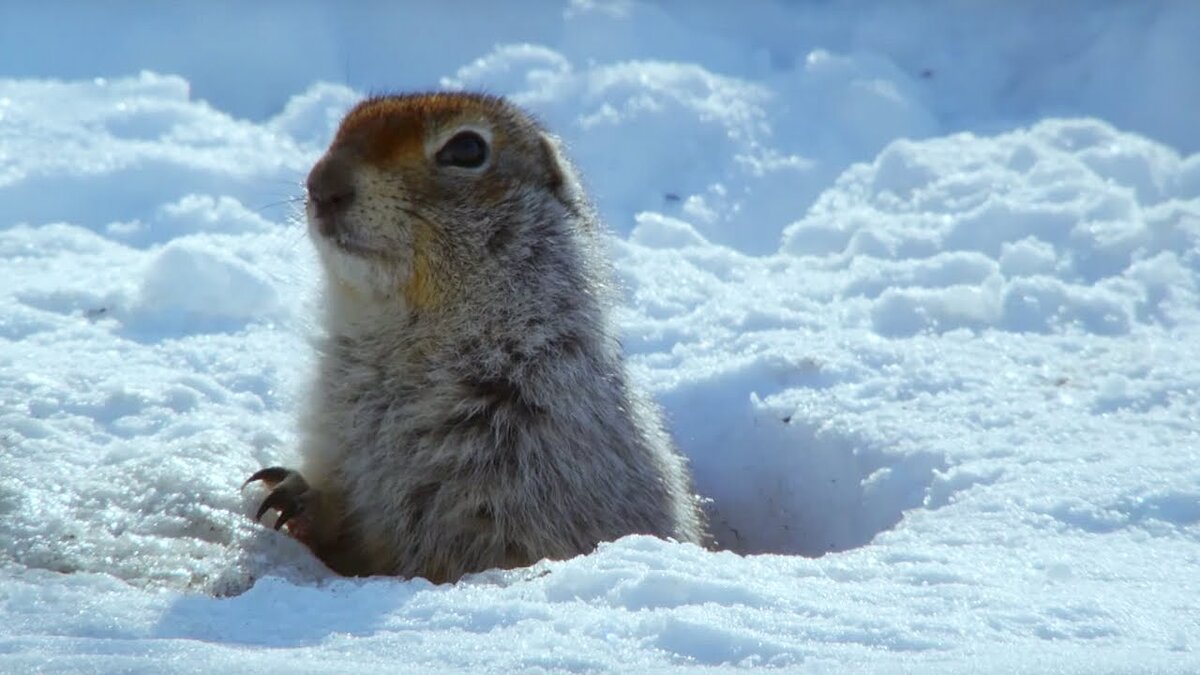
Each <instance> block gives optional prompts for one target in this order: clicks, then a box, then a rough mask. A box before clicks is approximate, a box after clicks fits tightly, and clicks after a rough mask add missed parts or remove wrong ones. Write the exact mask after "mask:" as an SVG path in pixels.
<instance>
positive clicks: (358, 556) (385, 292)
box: [300, 94, 705, 581]
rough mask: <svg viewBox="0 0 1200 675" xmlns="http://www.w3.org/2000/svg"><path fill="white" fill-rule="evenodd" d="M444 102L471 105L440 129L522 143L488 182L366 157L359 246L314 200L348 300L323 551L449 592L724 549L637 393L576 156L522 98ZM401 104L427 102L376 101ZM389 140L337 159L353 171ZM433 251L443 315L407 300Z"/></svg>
mask: <svg viewBox="0 0 1200 675" xmlns="http://www.w3.org/2000/svg"><path fill="white" fill-rule="evenodd" d="M436 96H441V97H446V96H450V97H451V98H452V100H453V101H454V102H455V103H461V106H462V108H463V110H464V111H465V112H464V113H463V115H461V116H458V117H456V118H454V119H451V120H449V121H447V120H446V119H438V120H432V119H431V120H426V124H427V125H428V127H429V128H430V129H435V128H439V125H445V126H447V127H451V126H453V125H454V124H458V123H459V122H460V121H461V120H466V121H467V122H469V123H471V124H475V125H479V124H483V125H487V126H488V127H489V128H490V129H492V130H494V131H495V132H496V134H497V137H498V138H500V139H502V141H498V142H497V145H496V147H495V148H494V149H493V153H494V155H493V157H492V159H491V162H490V164H489V165H488V167H487V168H486V171H484V172H483V173H481V174H478V175H476V174H470V173H469V172H465V171H457V172H456V171H441V170H439V169H437V168H436V167H431V168H428V169H424V168H422V167H420V166H417V165H416V164H414V163H413V162H408V163H405V164H403V165H402V166H397V167H394V168H388V167H384V168H379V167H375V166H369V165H367V164H363V163H361V162H359V163H355V164H354V166H355V169H354V174H353V182H354V185H356V186H357V190H358V196H357V197H356V198H355V201H354V204H353V205H352V206H351V207H350V208H349V209H348V210H347V211H346V213H345V217H344V219H343V220H342V221H340V222H341V227H342V228H343V229H344V231H345V232H344V234H343V235H342V237H343V239H344V240H345V241H346V242H348V245H347V247H346V248H341V247H339V246H338V245H337V244H336V243H335V242H334V241H332V240H331V239H330V238H329V237H326V236H323V235H322V234H320V232H319V231H318V228H317V226H316V225H315V223H314V221H315V217H314V215H313V214H314V212H313V208H312V206H311V204H310V207H309V219H310V234H311V235H312V236H313V239H314V241H315V243H316V244H317V247H318V250H319V252H320V253H321V257H322V260H323V262H324V263H325V265H326V268H327V289H326V295H325V310H326V315H325V320H324V324H325V325H324V329H325V333H326V335H325V337H324V338H323V342H322V344H321V347H320V355H319V368H318V371H317V375H316V381H315V384H314V385H313V387H312V390H311V392H312V393H311V398H310V400H309V403H308V406H307V411H306V412H305V414H304V416H303V420H302V421H303V425H302V426H303V431H302V434H303V435H302V446H301V454H302V456H303V459H304V465H303V467H302V468H301V471H300V473H301V474H302V475H303V477H304V479H305V480H306V481H307V483H308V486H309V487H310V488H311V490H310V491H309V492H308V493H306V494H305V495H304V497H303V501H304V512H303V513H302V514H301V517H303V518H304V519H305V521H306V523H305V532H306V534H305V538H306V539H307V541H308V543H309V544H310V546H312V548H313V550H314V551H315V552H316V553H317V554H318V555H320V556H321V557H322V558H323V559H324V560H325V561H326V562H327V563H328V564H330V566H331V567H333V568H334V569H335V570H337V571H339V572H341V573H343V574H388V575H399V576H403V577H413V576H422V577H426V578H429V579H431V580H434V581H453V580H456V579H458V578H459V577H461V576H462V575H463V574H467V573H471V572H477V571H481V570H485V569H489V568H495V567H503V568H511V567H517V566H524V565H528V564H531V563H533V562H536V561H537V560H540V559H542V558H555V559H561V558H567V557H571V556H575V555H578V554H582V553H587V552H589V551H591V550H593V549H594V548H595V546H596V544H597V543H598V542H601V541H609V540H613V539H616V538H618V537H621V536H624V535H627V534H633V533H642V534H651V535H656V536H659V537H664V538H673V539H676V540H679V541H684V542H693V543H702V542H703V541H704V539H705V534H704V522H703V517H702V514H701V510H700V508H699V506H698V501H697V498H696V497H695V495H694V494H693V492H692V486H691V480H690V477H689V472H688V469H687V466H686V462H685V460H684V459H683V457H682V456H681V455H680V454H679V453H678V452H677V451H676V450H675V449H674V448H673V446H672V443H671V440H670V438H669V437H668V435H667V433H666V432H665V431H664V429H663V423H662V418H661V415H660V413H659V411H658V410H657V408H656V407H655V406H654V405H653V404H652V403H651V402H650V401H649V400H648V399H647V398H646V397H645V396H644V395H643V394H641V393H640V392H638V391H636V390H634V389H633V388H632V387H631V386H630V383H629V376H628V374H627V371H626V367H625V364H624V362H623V360H622V357H621V353H620V348H619V345H618V344H617V340H616V334H617V331H616V326H614V324H613V318H612V312H611V307H612V304H613V292H612V289H611V286H610V277H611V272H610V270H609V267H608V265H607V263H606V261H605V259H604V258H605V257H604V255H603V251H602V248H603V242H602V241H601V234H602V228H601V227H600V225H599V223H598V220H597V218H596V216H595V214H594V211H593V210H592V208H591V206H590V205H589V204H588V201H587V199H586V196H585V195H584V194H583V191H582V189H581V188H580V185H579V181H578V179H577V178H576V175H575V172H574V170H573V169H572V167H571V166H570V165H569V164H568V163H567V162H566V161H565V160H564V159H563V158H562V156H561V154H560V151H559V149H558V143H557V142H556V141H555V140H554V139H553V138H552V137H550V136H548V135H547V134H545V132H543V131H542V130H541V129H540V128H539V127H538V126H537V125H536V124H535V123H534V122H532V121H531V120H530V119H529V118H528V117H527V116H526V115H525V114H523V113H522V112H521V111H519V110H518V109H517V108H516V107H515V106H512V105H511V104H509V103H507V102H505V101H503V100H500V99H496V98H492V97H485V96H478V95H472V94H454V95H445V94H439V95H436ZM454 97H457V98H454ZM388 100H393V101H402V102H403V101H406V100H416V98H415V97H410V98H405V97H400V98H395V99H376V100H372V101H368V102H365V103H364V104H362V105H363V106H368V105H372V104H378V103H379V102H380V101H384V102H386V101H388ZM443 100H445V99H443ZM443 107H444V106H443ZM353 114H354V113H353V112H352V113H351V115H353ZM452 117H453V116H452ZM460 118H461V119H460ZM347 119H348V120H349V119H350V117H348V118H347ZM347 124H348V123H347ZM372 129H374V130H373V131H372ZM377 132H378V129H376V128H374V127H371V128H370V129H368V130H367V131H364V132H363V133H362V134H361V136H362V137H361V138H355V137H353V135H351V136H349V137H348V138H347V139H342V140H340V141H338V142H335V144H334V146H333V147H331V149H330V155H334V154H336V155H338V157H339V161H342V160H344V159H345V158H346V157H347V156H349V157H350V158H351V161H353V160H354V159H355V158H356V157H357V156H358V155H356V154H355V153H360V154H361V152H362V147H363V144H369V143H370V142H371V139H373V138H375V137H376V136H375V134H376V133H377ZM429 134H431V135H432V134H433V131H430V132H429ZM339 143H340V144H341V145H339ZM347 147H349V148H350V150H347V149H346V148H347ZM417 164H419V163H417ZM314 171H315V169H314ZM414 171H417V172H420V171H428V172H429V173H431V174H437V175H433V176H432V177H431V176H429V175H419V176H418V175H417V174H414V173H413V172H414ZM497 186H500V189H498V188H497ZM497 195H498V196H497ZM421 223H423V224H421ZM419 227H423V228H424V232H425V237H424V239H422V237H421V236H420V235H419V234H417V233H416V229H415V228H419ZM416 247H421V251H420V252H419V253H420V256H419V255H418V253H417V252H414V249H415V248H416ZM421 256H423V257H424V260H425V267H426V269H427V271H428V274H427V276H429V277H430V278H431V279H432V280H433V281H431V285H432V286H434V287H435V288H436V292H435V293H434V295H435V296H436V298H437V300H436V301H435V302H433V303H426V304H421V303H416V306H414V304H413V303H410V302H409V299H407V298H406V296H405V295H404V294H403V293H402V292H400V291H399V290H398V289H399V288H401V287H403V286H404V285H405V284H406V283H408V282H409V278H410V275H412V274H414V269H417V267H418V266H419V263H418V257H421ZM426 305H428V306H426Z"/></svg>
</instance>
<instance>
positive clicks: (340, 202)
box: [306, 155, 355, 234]
mask: <svg viewBox="0 0 1200 675" xmlns="http://www.w3.org/2000/svg"><path fill="white" fill-rule="evenodd" d="M306 185H307V188H308V201H309V203H311V204H312V205H313V208H314V210H315V211H316V216H317V218H318V219H319V223H320V226H321V231H322V233H324V234H332V231H331V230H333V229H335V226H334V220H336V218H335V217H336V216H338V215H341V214H342V213H343V212H344V211H345V210H346V209H348V208H350V204H351V203H352V202H353V201H354V195H355V189H354V181H353V177H352V175H351V170H350V165H349V164H348V163H347V162H346V161H345V160H341V159H339V158H337V157H334V156H331V155H326V156H325V157H322V158H321V160H320V161H319V162H317V163H316V165H315V166H313V168H312V171H310V172H309V174H308V182H307V183H306ZM326 230H330V231H326Z"/></svg>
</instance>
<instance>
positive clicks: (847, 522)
mask: <svg viewBox="0 0 1200 675" xmlns="http://www.w3.org/2000/svg"><path fill="white" fill-rule="evenodd" d="M733 377H734V378H735V379H736V378H737V377H738V376H736V375H735V376H733ZM729 379H730V378H728V377H721V378H716V380H714V381H711V382H709V383H707V384H705V385H699V386H692V387H688V388H686V389H682V390H676V391H675V392H671V393H669V394H666V395H663V396H662V397H661V398H660V400H661V402H662V403H663V405H664V406H665V408H666V410H667V414H668V417H669V419H670V425H671V427H672V431H673V432H674V435H675V438H676V440H677V442H678V444H679V445H680V447H681V449H682V450H683V452H684V453H685V454H687V455H688V457H689V458H690V459H691V463H692V471H693V473H694V475H695V479H696V490H697V492H699V493H700V494H701V495H703V496H704V497H705V498H707V499H710V500H711V503H710V504H709V505H708V514H709V519H710V528H711V530H712V533H713V535H714V537H715V538H716V540H717V546H718V548H720V549H727V550H732V551H734V552H737V553H741V554H754V553H783V554H798V555H804V556H812V557H816V556H821V555H824V554H825V553H829V552H834V551H844V550H847V549H852V548H856V547H859V546H863V545H866V544H868V543H870V542H871V540H872V539H874V537H875V535H877V534H879V533H880V532H883V531H886V530H889V529H891V528H893V527H895V526H896V524H897V523H899V522H900V520H901V518H902V517H903V515H904V513H905V512H906V511H908V510H910V509H913V508H918V507H921V506H922V504H923V503H924V501H925V497H926V495H927V494H929V488H930V486H931V485H933V483H934V481H935V480H936V476H937V473H938V472H939V471H943V470H945V469H946V462H945V458H944V457H943V456H942V455H940V454H937V453H926V452H905V453H895V452H893V451H892V450H891V449H890V448H887V447H884V446H883V445H882V444H881V443H880V442H879V441H876V440H872V439H870V438H866V437H863V436H861V435H859V434H856V433H854V432H853V431H851V430H848V429H844V428H839V427H838V425H836V424H831V423H830V422H829V420H826V419H805V418H801V416H800V415H798V414H793V415H778V414H773V413H771V412H769V411H768V410H767V407H766V406H763V405H762V404H761V402H759V401H757V400H756V397H753V396H752V395H750V394H749V391H751V389H748V388H745V387H742V386H738V383H734V382H730V381H729ZM744 384H749V383H744Z"/></svg>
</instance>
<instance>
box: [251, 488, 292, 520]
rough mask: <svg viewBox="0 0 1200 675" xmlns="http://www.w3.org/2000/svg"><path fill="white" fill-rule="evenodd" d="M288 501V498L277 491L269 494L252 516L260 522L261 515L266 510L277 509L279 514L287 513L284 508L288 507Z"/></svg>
mask: <svg viewBox="0 0 1200 675" xmlns="http://www.w3.org/2000/svg"><path fill="white" fill-rule="evenodd" d="M289 499H290V498H289V496H288V495H287V494H285V493H283V492H280V491H278V490H276V491H275V492H272V493H271V494H269V495H267V498H266V499H264V500H263V502H262V505H261V506H259V507H258V513H256V514H254V519H255V520H262V517H263V514H264V513H266V512H267V510H268V509H279V511H280V512H284V511H287V508H286V507H287V506H288V501H289ZM276 529H278V528H276Z"/></svg>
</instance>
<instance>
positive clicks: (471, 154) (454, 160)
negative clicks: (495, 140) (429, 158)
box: [433, 131, 488, 169]
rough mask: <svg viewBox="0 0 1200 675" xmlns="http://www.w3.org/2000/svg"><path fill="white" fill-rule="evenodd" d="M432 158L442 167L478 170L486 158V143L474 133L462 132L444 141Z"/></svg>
mask: <svg viewBox="0 0 1200 675" xmlns="http://www.w3.org/2000/svg"><path fill="white" fill-rule="evenodd" d="M433 158H434V159H435V160H437V163H438V164H440V165H442V166H458V167H462V168H464V169H478V168H479V167H481V166H483V163H484V162H486V161H487V158H488V145H487V141H485V140H483V137H482V136H480V135H479V134H477V133H475V132H474V131H462V132H459V133H457V134H454V137H453V138H451V139H450V140H448V141H446V144H445V145H443V146H442V149H441V150H438V151H437V154H436V155H434V156H433Z"/></svg>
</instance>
